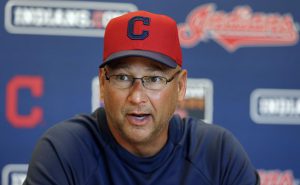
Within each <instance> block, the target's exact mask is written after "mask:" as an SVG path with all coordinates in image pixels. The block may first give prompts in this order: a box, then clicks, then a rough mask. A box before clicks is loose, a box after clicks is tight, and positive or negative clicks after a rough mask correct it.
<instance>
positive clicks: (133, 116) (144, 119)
mask: <svg viewBox="0 0 300 185" xmlns="http://www.w3.org/2000/svg"><path fill="white" fill-rule="evenodd" d="M150 118H151V114H145V113H130V114H127V119H128V121H129V122H130V123H131V124H133V125H137V126H142V125H145V124H146V123H148V121H149V120H150Z"/></svg>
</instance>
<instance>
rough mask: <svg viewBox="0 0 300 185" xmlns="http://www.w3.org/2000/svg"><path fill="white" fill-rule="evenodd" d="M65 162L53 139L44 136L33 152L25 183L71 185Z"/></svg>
mask: <svg viewBox="0 0 300 185" xmlns="http://www.w3.org/2000/svg"><path fill="white" fill-rule="evenodd" d="M64 162H65V160H64V159H63V158H62V156H59V152H58V151H57V148H56V146H55V145H54V143H53V142H52V141H51V139H49V138H48V137H43V138H42V139H41V140H40V141H39V142H38V144H37V145H36V148H35V150H34V152H33V155H32V159H31V162H30V164H29V168H28V172H27V177H26V179H25V181H24V183H23V185H41V184H42V185H62V184H63V185H71V182H70V174H68V171H67V170H65V166H66V164H64Z"/></svg>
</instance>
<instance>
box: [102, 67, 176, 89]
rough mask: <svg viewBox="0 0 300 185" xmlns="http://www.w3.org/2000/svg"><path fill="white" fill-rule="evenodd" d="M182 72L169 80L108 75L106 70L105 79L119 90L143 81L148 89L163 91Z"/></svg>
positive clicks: (156, 77)
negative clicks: (136, 81)
mask: <svg viewBox="0 0 300 185" xmlns="http://www.w3.org/2000/svg"><path fill="white" fill-rule="evenodd" d="M180 72H181V70H179V71H177V72H176V73H174V75H173V76H172V77H171V78H169V79H167V78H165V77H162V76H143V77H142V78H135V77H133V76H132V75H126V74H119V75H110V76H109V75H107V72H106V70H105V78H106V80H108V81H109V82H110V83H111V84H112V85H114V86H115V87H117V88H119V89H126V88H129V87H131V86H132V85H133V83H134V82H135V80H141V81H142V84H143V86H144V87H145V88H146V89H150V90H161V89H163V88H164V87H166V85H167V83H169V82H171V81H172V80H173V79H174V78H175V76H176V75H177V74H179V73H180Z"/></svg>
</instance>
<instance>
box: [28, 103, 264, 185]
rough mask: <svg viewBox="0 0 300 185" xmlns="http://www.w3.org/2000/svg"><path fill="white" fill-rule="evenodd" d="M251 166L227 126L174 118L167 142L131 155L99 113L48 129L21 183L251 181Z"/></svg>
mask: <svg viewBox="0 0 300 185" xmlns="http://www.w3.org/2000/svg"><path fill="white" fill-rule="evenodd" d="M258 181H259V180H258V176H257V173H256V170H255V169H254V167H253V166H252V165H251V163H250V161H249V159H248V157H247V154H246V153H245V152H244V150H243V148H242V146H241V145H240V144H239V142H238V141H237V140H236V139H235V138H234V137H233V135H232V134H231V133H229V132H228V131H227V130H225V129H223V128H221V127H219V126H216V125H210V124H205V123H203V122H201V121H199V120H195V119H192V118H188V119H183V120H182V119H181V118H179V117H178V116H174V117H173V118H172V119H171V121H170V127H169V138H168V141H167V144H166V145H165V146H164V147H163V149H162V150H161V151H160V152H159V153H158V154H156V155H155V156H152V157H148V158H142V157H137V156H135V155H133V154H131V153H129V152H128V151H126V150H125V149H124V148H122V147H121V146H120V145H119V144H118V143H116V141H115V140H114V138H113V136H112V134H111V133H110V131H109V129H108V126H107V122H106V117H105V111H104V109H103V108H100V109H98V110H96V111H95V112H94V113H93V114H92V115H80V116H76V117H74V118H73V119H70V120H68V121H64V122H63V123H60V124H57V125H55V126H54V127H52V128H51V129H49V130H48V131H47V132H46V133H45V134H44V136H43V137H42V138H41V140H40V141H39V142H38V144H37V146H36V148H35V150H34V152H33V157H32V160H31V162H30V165H29V169H28V174H27V178H26V180H25V182H24V185H50V184H51V185H255V184H259V182H258Z"/></svg>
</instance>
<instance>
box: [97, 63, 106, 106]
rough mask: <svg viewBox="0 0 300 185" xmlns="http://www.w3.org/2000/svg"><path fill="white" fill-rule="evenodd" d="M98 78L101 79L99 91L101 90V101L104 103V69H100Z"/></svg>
mask: <svg viewBox="0 0 300 185" xmlns="http://www.w3.org/2000/svg"><path fill="white" fill-rule="evenodd" d="M98 78H99V89H100V97H99V98H100V100H101V101H103V95H104V94H103V93H104V90H103V89H104V83H105V76H104V69H103V68H99V72H98Z"/></svg>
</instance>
